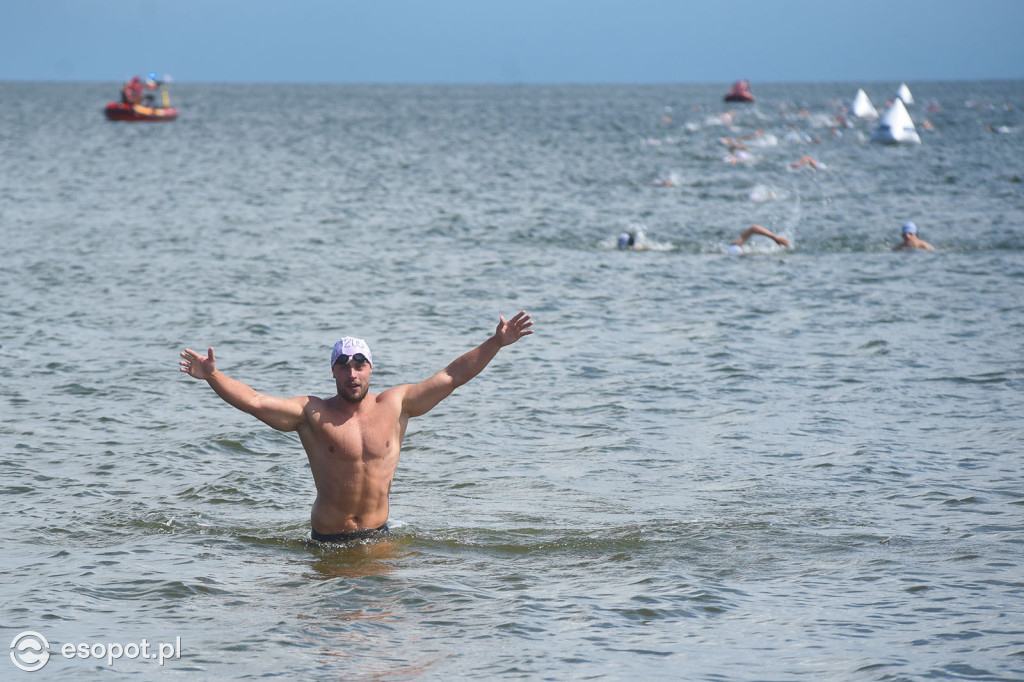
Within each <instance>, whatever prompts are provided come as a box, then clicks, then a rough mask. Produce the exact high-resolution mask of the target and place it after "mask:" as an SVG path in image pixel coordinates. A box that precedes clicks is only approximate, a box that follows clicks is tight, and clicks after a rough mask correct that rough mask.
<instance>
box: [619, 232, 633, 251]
mask: <svg viewBox="0 0 1024 682" xmlns="http://www.w3.org/2000/svg"><path fill="white" fill-rule="evenodd" d="M635 243H636V238H635V237H634V236H633V235H631V234H630V233H629V232H623V233H622V234H620V235H619V248H620V249H628V248H629V247H631V246H633V245H634V244H635Z"/></svg>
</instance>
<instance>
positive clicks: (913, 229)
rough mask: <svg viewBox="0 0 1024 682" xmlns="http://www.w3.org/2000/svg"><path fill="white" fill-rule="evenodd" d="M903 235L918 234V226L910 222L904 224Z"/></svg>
mask: <svg viewBox="0 0 1024 682" xmlns="http://www.w3.org/2000/svg"><path fill="white" fill-rule="evenodd" d="M903 234H917V225H915V224H914V223H912V222H910V221H909V220H908V221H907V222H905V223H903Z"/></svg>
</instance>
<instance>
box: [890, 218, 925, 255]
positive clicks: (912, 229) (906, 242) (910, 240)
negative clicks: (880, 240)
mask: <svg viewBox="0 0 1024 682" xmlns="http://www.w3.org/2000/svg"><path fill="white" fill-rule="evenodd" d="M902 249H924V250H925V251H934V250H935V247H933V246H932V245H931V244H929V243H928V242H926V241H925V240H923V239H921V238H919V237H918V236H917V225H915V224H914V223H912V222H910V221H909V220H908V221H907V222H905V223H903V241H902V242H900V243H899V244H897V245H896V246H894V247H892V250H893V251H900V250H902Z"/></svg>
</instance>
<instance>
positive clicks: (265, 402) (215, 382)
mask: <svg viewBox="0 0 1024 682" xmlns="http://www.w3.org/2000/svg"><path fill="white" fill-rule="evenodd" d="M181 357H182V360H181V362H180V363H179V364H180V365H181V371H182V372H185V373H186V374H188V375H189V376H191V377H194V378H196V379H202V380H204V381H205V382H206V383H208V384H209V385H210V388H212V389H213V390H214V392H215V393H216V394H217V395H219V396H220V397H221V399H222V400H223V401H224V402H226V403H227V404H228V405H231V406H232V407H234V408H236V409H239V410H241V411H242V412H246V413H248V414H251V415H252V416H254V417H256V418H257V419H259V420H260V421H261V422H263V423H264V424H266V425H267V426H270V427H271V428H274V429H277V430H278V431H295V430H296V429H298V428H299V426H301V425H302V423H303V420H304V419H305V407H306V404H307V403H308V402H309V398H308V397H307V396H301V397H297V398H276V397H274V396H271V395H264V394H263V393H259V392H257V391H255V390H254V389H253V388H251V387H249V386H247V385H246V384H244V383H242V382H241V381H239V380H237V379H232V378H231V377H229V376H228V375H226V374H224V373H223V372H221V371H220V370H218V369H217V367H216V361H215V359H214V357H213V349H212V348H211V349H210V350H209V351H208V355H207V357H205V358H204V357H203V356H202V355H200V354H198V353H196V352H195V351H194V350H191V349H188V348H186V349H185V352H183V353H182V354H181Z"/></svg>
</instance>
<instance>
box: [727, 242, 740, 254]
mask: <svg viewBox="0 0 1024 682" xmlns="http://www.w3.org/2000/svg"><path fill="white" fill-rule="evenodd" d="M725 251H726V253H728V254H729V255H730V256H739V255H741V254H742V253H743V247H742V246H740V245H739V244H729V248H728V249H726V250H725Z"/></svg>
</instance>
